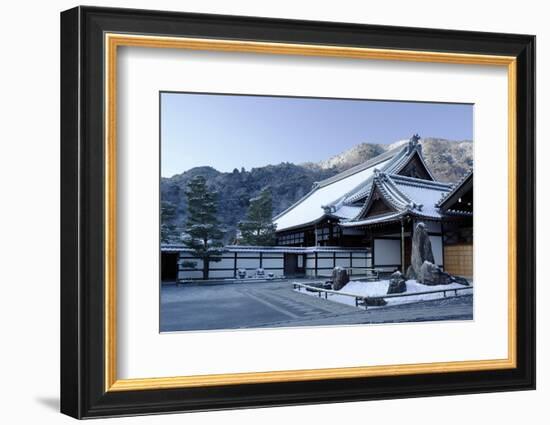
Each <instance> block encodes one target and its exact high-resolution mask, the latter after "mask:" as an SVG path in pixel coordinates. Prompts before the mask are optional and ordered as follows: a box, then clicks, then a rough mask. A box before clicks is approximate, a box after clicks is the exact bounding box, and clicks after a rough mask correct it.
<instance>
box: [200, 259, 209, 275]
mask: <svg viewBox="0 0 550 425" xmlns="http://www.w3.org/2000/svg"><path fill="white" fill-rule="evenodd" d="M202 263H203V269H202V278H203V279H204V280H208V274H209V272H210V270H209V269H210V262H209V261H208V260H207V259H204V260H203V262H202Z"/></svg>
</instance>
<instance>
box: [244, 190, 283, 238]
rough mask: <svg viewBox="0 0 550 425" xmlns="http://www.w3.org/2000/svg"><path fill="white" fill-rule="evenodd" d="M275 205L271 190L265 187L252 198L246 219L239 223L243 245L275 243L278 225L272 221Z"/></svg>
mask: <svg viewBox="0 0 550 425" xmlns="http://www.w3.org/2000/svg"><path fill="white" fill-rule="evenodd" d="M272 216H273V205H272V200H271V191H270V190H269V189H264V190H262V191H261V192H260V194H259V195H258V196H257V197H255V198H252V199H251V200H250V204H249V206H248V211H247V214H246V219H245V220H243V221H241V222H240V223H239V230H240V232H241V243H242V244H243V245H256V246H270V245H275V243H276V241H277V239H276V237H275V230H276V225H275V224H273V221H272V219H271V218H272Z"/></svg>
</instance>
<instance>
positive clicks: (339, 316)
mask: <svg viewBox="0 0 550 425" xmlns="http://www.w3.org/2000/svg"><path fill="white" fill-rule="evenodd" d="M160 299H161V309H160V311H161V313H160V331H161V332H174V331H197V330H214V329H242V328H270V327H291V326H327V325H346V324H361V323H397V322H411V321H433V320H469V319H472V318H473V297H472V296H471V295H466V296H460V297H456V298H446V299H441V300H432V301H423V302H418V303H412V304H405V305H399V306H391V307H385V308H378V309H369V310H365V309H364V308H362V307H360V308H356V307H354V306H349V305H345V304H341V303H337V302H334V301H330V298H329V299H328V300H325V299H324V298H318V297H313V296H309V295H305V294H300V293H297V292H295V291H293V288H292V282H291V281H283V282H281V281H278V282H258V283H229V284H223V285H204V286H199V285H189V286H184V285H180V286H178V287H177V286H176V285H162V288H161V293H160Z"/></svg>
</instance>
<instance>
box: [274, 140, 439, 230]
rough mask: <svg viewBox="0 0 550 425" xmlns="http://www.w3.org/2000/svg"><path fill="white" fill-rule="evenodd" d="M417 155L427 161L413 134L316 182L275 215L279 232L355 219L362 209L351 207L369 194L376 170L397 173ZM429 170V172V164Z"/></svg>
mask: <svg viewBox="0 0 550 425" xmlns="http://www.w3.org/2000/svg"><path fill="white" fill-rule="evenodd" d="M414 155H418V156H419V158H420V160H421V161H422V162H423V161H424V160H423V158H422V154H421V146H420V144H419V143H418V139H415V138H414V137H413V138H412V139H411V141H410V142H409V143H408V144H405V145H401V146H398V147H397V148H394V149H391V150H389V151H387V152H384V153H383V154H381V155H378V156H376V157H374V158H372V159H370V160H368V161H366V162H364V163H362V164H359V165H356V166H355V167H352V168H350V169H349V170H346V171H343V172H341V173H339V174H336V175H335V176H332V177H330V178H328V179H325V180H322V181H320V182H318V183H316V184H315V185H314V186H313V188H312V190H311V191H310V192H309V193H308V194H307V195H306V196H304V197H303V198H302V199H300V200H299V201H298V202H296V203H295V204H294V205H292V206H291V207H289V208H287V209H286V210H285V211H283V212H282V213H280V214H278V215H277V216H275V217H274V218H273V222H274V223H275V224H276V225H277V231H282V230H290V229H292V228H296V227H302V226H307V225H311V224H314V223H316V222H318V221H320V220H322V219H323V218H324V217H325V216H326V215H329V216H335V217H339V218H351V216H352V213H353V212H355V211H357V212H358V211H359V209H357V210H353V209H350V208H347V207H352V206H353V205H352V204H353V203H354V202H356V201H357V200H360V199H361V197H365V196H366V194H368V192H369V190H370V185H371V183H372V177H373V176H374V170H375V169H376V170H380V171H385V172H391V173H397V172H399V171H400V170H401V169H402V168H403V167H404V166H405V165H406V164H407V162H408V161H409V160H410V159H411V158H412V157H413V156H414ZM426 169H427V170H428V173H429V169H428V167H426ZM430 176H431V174H430Z"/></svg>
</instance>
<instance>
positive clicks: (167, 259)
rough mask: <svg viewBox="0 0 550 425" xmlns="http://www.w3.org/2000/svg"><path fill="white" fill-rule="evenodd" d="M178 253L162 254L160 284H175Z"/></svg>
mask: <svg viewBox="0 0 550 425" xmlns="http://www.w3.org/2000/svg"><path fill="white" fill-rule="evenodd" d="M178 258H179V254H178V253H173V252H163V253H161V257H160V264H161V274H160V279H161V282H162V283H170V282H172V283H175V282H177V280H178Z"/></svg>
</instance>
